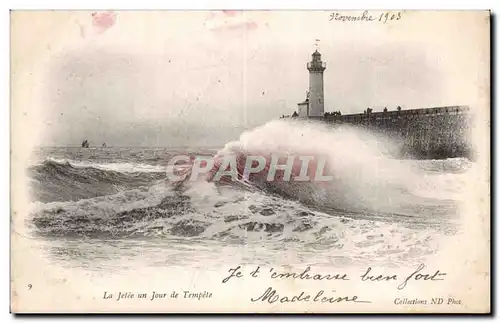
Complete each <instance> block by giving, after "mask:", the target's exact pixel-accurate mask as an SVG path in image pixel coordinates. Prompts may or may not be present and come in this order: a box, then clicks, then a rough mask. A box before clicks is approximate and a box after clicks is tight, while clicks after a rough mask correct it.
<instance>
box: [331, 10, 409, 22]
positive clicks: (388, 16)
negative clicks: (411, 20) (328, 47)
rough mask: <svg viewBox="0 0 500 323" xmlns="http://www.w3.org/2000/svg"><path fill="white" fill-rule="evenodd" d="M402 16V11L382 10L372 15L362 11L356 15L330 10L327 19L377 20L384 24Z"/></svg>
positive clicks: (343, 20) (348, 20)
mask: <svg viewBox="0 0 500 323" xmlns="http://www.w3.org/2000/svg"><path fill="white" fill-rule="evenodd" d="M402 17H403V12H401V11H398V12H382V13H380V14H377V15H372V14H370V13H369V12H368V11H363V13H362V14H358V15H345V14H340V13H338V12H332V13H331V14H330V17H329V20H330V21H332V20H335V21H342V22H379V23H383V24H386V23H388V22H390V21H397V20H400V19H401V18H402Z"/></svg>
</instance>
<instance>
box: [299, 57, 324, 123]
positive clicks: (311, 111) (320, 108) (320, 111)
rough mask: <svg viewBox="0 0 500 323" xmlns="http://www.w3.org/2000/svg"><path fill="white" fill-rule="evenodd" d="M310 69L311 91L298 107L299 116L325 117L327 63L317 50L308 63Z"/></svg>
mask: <svg viewBox="0 0 500 323" xmlns="http://www.w3.org/2000/svg"><path fill="white" fill-rule="evenodd" d="M307 69H308V70H309V91H307V98H306V100H305V101H303V102H300V103H299V104H298V105H297V107H298V112H299V113H298V117H299V118H309V117H323V116H324V115H325V98H324V94H323V72H324V71H325V69H326V64H325V63H324V62H322V61H321V54H320V53H319V52H318V50H316V51H315V52H314V53H313V54H312V60H311V61H310V62H308V63H307Z"/></svg>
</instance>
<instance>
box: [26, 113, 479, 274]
mask: <svg viewBox="0 0 500 323" xmlns="http://www.w3.org/2000/svg"><path fill="white" fill-rule="evenodd" d="M107 144H108V146H109V147H107V148H101V147H92V146H91V147H90V148H81V147H43V148H37V149H36V150H35V151H34V152H33V155H32V157H31V159H30V166H29V168H28V169H27V174H28V176H27V177H28V179H27V180H28V185H29V191H30V198H31V201H30V203H31V204H30V212H29V215H28V216H27V217H26V220H25V225H26V228H27V231H23V232H25V233H23V234H25V235H26V236H27V237H28V238H30V239H34V240H36V241H37V242H38V244H37V250H38V252H40V253H41V254H42V255H43V256H44V257H45V258H46V259H49V260H50V261H52V262H53V263H55V264H57V266H60V267H64V268H80V269H85V270H88V271H113V270H120V269H127V268H129V269H131V268H134V267H135V266H137V264H141V266H147V267H155V266H161V267H165V266H180V267H182V266H189V267H190V268H197V267H200V268H201V267H203V266H206V264H207V263H210V264H212V265H213V266H221V267H222V266H226V265H227V264H228V263H239V264H245V263H258V264H262V265H265V264H276V265H279V264H284V265H286V264H307V265H311V266H335V267H337V268H341V267H343V266H358V265H359V266H362V265H367V264H370V265H373V264H377V265H380V266H388V267H397V266H399V265H401V264H405V265H406V266H408V264H409V263H413V262H414V263H419V262H421V261H423V260H425V258H426V257H429V256H430V255H433V254H434V253H436V251H438V250H439V248H440V243H441V242H442V241H443V237H450V238H452V237H453V235H455V234H457V232H459V231H460V230H461V228H460V224H459V223H460V221H459V216H458V214H459V212H458V208H459V201H460V200H461V199H463V196H464V195H463V194H464V190H465V188H466V185H465V183H466V182H465V181H466V178H467V176H468V172H469V171H470V170H471V169H472V168H473V167H474V163H473V162H472V161H470V160H468V159H465V158H452V159H442V160H418V159H397V158H393V157H391V155H390V151H391V149H392V148H391V147H393V142H392V141H391V139H390V138H384V137H381V136H380V135H375V134H372V133H369V132H366V131H364V130H360V129H356V128H351V127H349V126H342V127H340V126H339V127H338V128H332V127H328V126H326V125H320V124H315V123H311V122H306V121H302V122H301V121H290V120H275V121H272V122H269V123H267V124H265V125H263V126H260V127H256V128H255V129H253V130H249V131H247V132H245V133H243V134H242V135H241V137H240V138H239V139H237V140H234V141H228V142H227V143H226V144H225V145H221V146H220V147H210V148H203V147H202V148H200V147H196V148H190V147H176V148H172V147H174V146H175V145H172V143H169V147H113V144H112V143H107ZM91 145H92V144H91ZM269 152H274V153H279V154H283V155H286V154H291V153H293V154H296V155H301V154H304V155H321V156H326V157H327V158H328V160H329V162H330V164H331V165H333V167H332V168H331V171H332V174H333V177H334V179H333V180H331V181H329V182H327V183H293V182H290V183H284V182H281V183H276V184H274V183H266V185H260V184H252V183H246V184H245V185H240V184H241V183H235V182H231V181H229V182H225V183H218V182H210V181H205V180H196V181H187V182H184V183H182V185H179V184H178V183H173V182H172V181H171V180H170V179H169V177H168V175H167V172H166V167H167V164H168V163H169V161H170V160H171V159H172V158H173V157H174V156H178V155H190V156H195V155H196V156H199V155H202V156H208V157H210V156H216V155H218V154H221V153H223V154H227V153H235V154H238V155H239V156H241V155H248V154H266V153H269Z"/></svg>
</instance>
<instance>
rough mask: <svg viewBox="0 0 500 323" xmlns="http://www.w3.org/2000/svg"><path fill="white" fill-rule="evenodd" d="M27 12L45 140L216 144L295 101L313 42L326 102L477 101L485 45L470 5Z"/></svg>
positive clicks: (286, 110)
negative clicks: (98, 14)
mask: <svg viewBox="0 0 500 323" xmlns="http://www.w3.org/2000/svg"><path fill="white" fill-rule="evenodd" d="M341 13H342V12H341ZM344 13H345V14H351V15H359V14H361V13H360V12H349V11H347V12H344ZM35 14H36V13H35ZM38 15H39V17H38V19H39V21H40V22H38V23H33V25H32V26H31V25H30V26H26V25H25V26H24V27H23V28H25V29H24V30H23V32H30V30H29V29H30V28H31V29H33V30H32V32H33V33H32V34H33V35H38V37H39V39H38V43H39V44H40V45H39V47H38V48H42V49H43V53H44V55H45V56H44V57H45V59H44V60H43V66H42V64H41V63H40V62H42V60H41V59H40V60H39V61H38V62H39V66H38V65H37V68H35V67H33V70H32V71H30V73H37V77H36V80H37V81H36V82H35V81H33V84H34V85H33V86H34V87H36V88H37V91H34V93H37V94H36V95H38V99H37V101H36V104H31V106H30V107H29V109H30V113H31V115H34V116H36V121H35V122H38V124H39V125H40V127H41V129H44V130H43V143H42V144H43V145H45V146H52V145H56V146H73V145H79V144H80V143H81V141H82V140H83V139H84V138H88V139H89V140H90V141H91V143H92V144H95V145H101V144H102V142H106V143H107V144H108V145H109V146H220V145H223V144H224V143H226V142H227V141H229V140H234V139H237V138H238V137H239V134H240V133H241V132H242V131H243V130H245V129H251V128H253V127H255V126H257V125H260V124H263V123H265V122H267V121H269V120H271V119H274V118H278V117H279V116H280V115H282V114H292V113H293V111H295V110H296V104H297V102H300V101H302V100H304V98H305V93H306V90H307V89H308V71H307V69H306V63H307V61H309V60H310V59H311V54H312V52H313V51H314V50H315V42H316V41H315V40H316V39H319V40H320V41H319V46H318V49H319V51H320V52H321V54H322V59H323V61H325V62H326V64H327V69H326V71H325V74H324V88H325V110H326V111H334V110H340V111H342V113H343V114H347V113H359V112H362V111H363V110H364V109H366V107H368V106H370V107H373V108H374V110H375V111H380V110H382V109H383V108H384V107H385V106H387V107H388V108H389V109H395V108H396V106H398V105H401V106H402V107H403V109H411V108H425V107H430V106H440V105H461V104H469V105H474V104H475V103H476V102H477V98H478V95H479V94H478V93H479V91H480V90H479V89H478V86H479V85H480V82H481V81H482V79H481V77H482V76H481V73H480V72H479V71H484V64H485V62H484V61H483V62H481V59H480V57H481V55H484V54H485V51H488V50H489V49H488V48H487V47H485V46H484V40H483V39H482V38H481V37H477V35H478V30H479V28H480V27H481V26H480V23H479V22H480V21H481V20H478V16H474V15H473V14H467V13H463V14H458V13H452V14H438V13H415V12H412V13H403V15H402V19H401V20H399V21H393V22H388V23H387V24H381V23H376V22H370V23H368V22H350V23H347V22H340V21H330V20H329V15H330V12H312V11H311V12H307V11H305V12H300V11H295V12H286V11H282V12H279V11H278V12H272V11H269V12H245V13H231V12H229V13H224V12H209V11H198V12H166V11H163V12H140V13H134V12H117V13H115V15H114V16H111V17H108V18H106V17H104V18H103V19H104V20H101V21H96V18H95V16H92V15H91V13H88V12H77V13H64V12H63V13H50V14H48V13H47V14H45V15H44V14H40V13H38ZM373 15H377V16H378V13H376V12H375V13H373ZM106 19H108V20H106ZM20 20H21V19H20ZM37 32H38V33H37ZM26 37H27V36H26ZM32 37H34V36H32ZM42 49H41V50H42ZM24 55H28V54H24ZM35 62H37V61H36V60H35ZM33 64H36V63H33ZM25 65H26V64H25ZM25 65H23V66H25ZM23 71H25V72H28V71H29V68H24V69H23ZM30 75H32V74H30ZM26 84H27V83H26ZM25 108H26V107H25ZM26 109H28V108H26Z"/></svg>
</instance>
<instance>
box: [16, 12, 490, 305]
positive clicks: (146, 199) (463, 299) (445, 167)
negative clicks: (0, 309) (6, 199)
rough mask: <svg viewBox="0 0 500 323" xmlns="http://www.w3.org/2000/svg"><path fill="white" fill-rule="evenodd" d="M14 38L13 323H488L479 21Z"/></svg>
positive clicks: (368, 15) (108, 30)
mask: <svg viewBox="0 0 500 323" xmlns="http://www.w3.org/2000/svg"><path fill="white" fill-rule="evenodd" d="M10 16H11V40H10V45H11V73H10V75H11V90H10V93H11V107H10V109H11V138H12V139H11V165H12V166H11V202H12V209H11V311H12V312H14V313H63V312H64V313H105V312H113V313H489V312H490V299H491V294H490V280H491V278H490V275H491V272H490V261H491V260H490V237H491V235H490V137H489V136H490V12H489V11H487V10H484V11H480V10H478V11H397V10H392V11H373V10H361V11H342V10H317V11H311V10H310V11H305V10H303V11H301V10H294V11H285V10H266V11H263V10H262V11H261V10H226V11H222V10H218V11H217V10H198V11H194V10H192V11H187V10H184V11H182V10H175V11H174V10H170V11H169V10H163V11H160V10H156V11H154V10H151V11H125V10H116V11H113V10H109V11H57V10H56V11H49V10H47V11H36V10H34V11H22V10H19V11H17V10H13V11H11V14H10Z"/></svg>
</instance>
